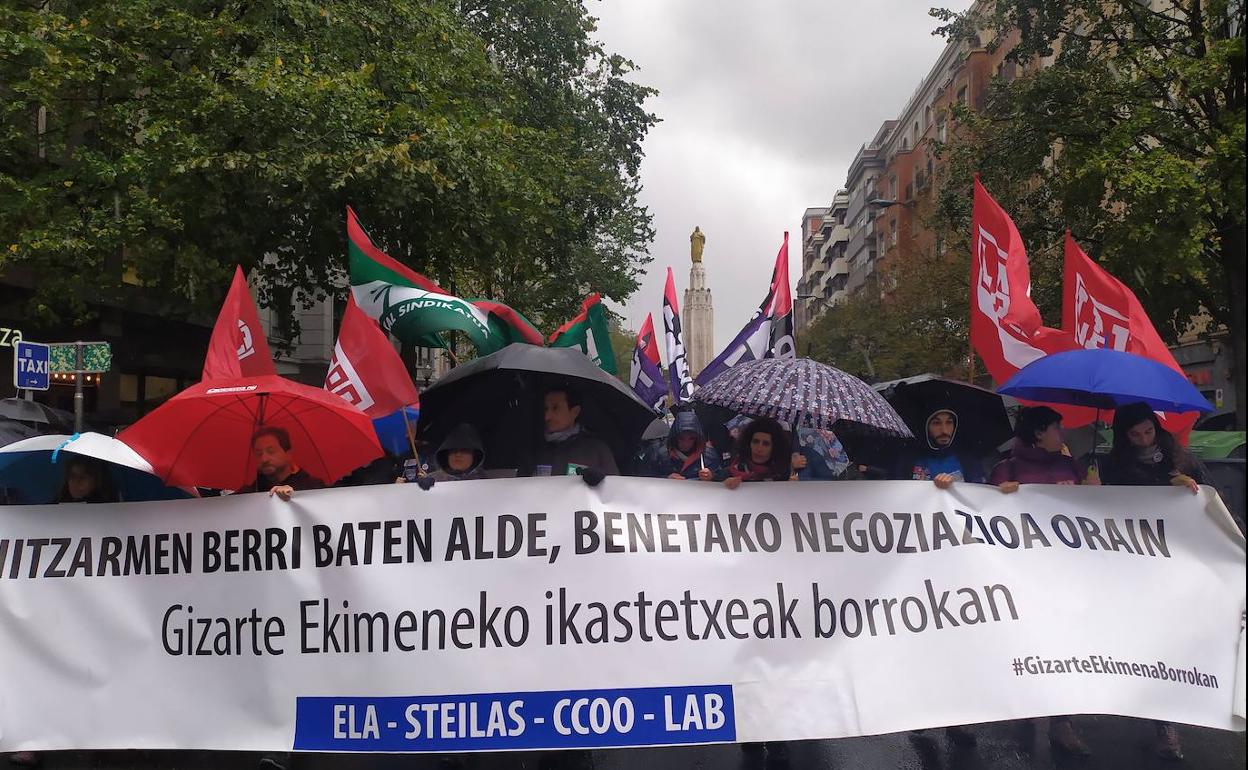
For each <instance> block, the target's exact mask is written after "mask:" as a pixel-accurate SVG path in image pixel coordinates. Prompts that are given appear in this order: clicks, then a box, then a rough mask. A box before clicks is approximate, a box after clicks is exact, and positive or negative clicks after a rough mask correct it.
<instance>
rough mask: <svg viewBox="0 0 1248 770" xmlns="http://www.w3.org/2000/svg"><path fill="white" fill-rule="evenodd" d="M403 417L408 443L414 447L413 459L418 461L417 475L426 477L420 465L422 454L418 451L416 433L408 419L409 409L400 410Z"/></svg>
mask: <svg viewBox="0 0 1248 770" xmlns="http://www.w3.org/2000/svg"><path fill="white" fill-rule="evenodd" d="M399 413H400V414H402V415H403V427H405V428H407V443H408V444H409V445H410V446H411V447H412V457H413V459H415V460H416V475H418V476H424V475H425V469H424V468H423V467H421V464H420V452H417V451H416V433H415V432H414V431H413V430H412V422H411V420H409V419H408V418H407V407H406V406H404V407H403V408H402V409H400V410H399Z"/></svg>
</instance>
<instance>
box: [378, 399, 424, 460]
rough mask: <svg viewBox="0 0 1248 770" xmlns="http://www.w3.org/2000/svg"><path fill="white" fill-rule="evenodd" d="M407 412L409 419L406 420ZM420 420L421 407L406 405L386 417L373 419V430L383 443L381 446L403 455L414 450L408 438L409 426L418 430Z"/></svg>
mask: <svg viewBox="0 0 1248 770" xmlns="http://www.w3.org/2000/svg"><path fill="white" fill-rule="evenodd" d="M405 413H406V417H407V419H406V420H404V414H405ZM419 420H420V409H418V408H416V407H412V406H405V407H403V408H402V409H400V410H398V411H395V412H391V413H390V414H388V415H386V416H385V417H378V418H377V419H375V420H373V432H374V433H376V434H377V441H378V442H379V443H380V444H381V448H382V449H384V450H386V451H387V452H389V453H390V454H392V455H397V456H399V457H402V456H403V455H405V454H408V453H409V452H411V451H412V443H411V440H410V439H409V438H408V433H407V431H408V426H409V425H410V426H411V430H413V431H415V430H416V423H417V422H418V421H419Z"/></svg>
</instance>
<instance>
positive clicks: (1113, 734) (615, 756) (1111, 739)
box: [41, 717, 1245, 770]
mask: <svg viewBox="0 0 1248 770" xmlns="http://www.w3.org/2000/svg"><path fill="white" fill-rule="evenodd" d="M1077 724H1078V727H1079V730H1080V732H1081V734H1082V735H1083V738H1084V740H1085V741H1086V742H1087V743H1088V745H1089V746H1090V747H1091V749H1092V752H1093V755H1092V757H1090V758H1088V759H1067V758H1064V757H1060V756H1055V755H1054V753H1053V752H1052V751H1051V750H1050V747H1049V744H1048V741H1047V739H1046V735H1047V730H1046V726H1045V724H1044V720H1041V722H1040V724H1039V726H1038V727H1037V728H1036V730H1035V735H1033V736H1030V740H1029V736H1028V735H1027V734H1026V732H1027V731H1026V729H1025V728H1020V725H1018V724H1015V723H1008V722H1001V723H995V724H990V725H980V726H977V727H975V728H973V730H972V732H974V734H975V735H976V737H977V739H978V746H977V747H975V748H973V749H960V748H957V747H955V746H953V745H952V744H950V743H949V742H948V741H947V740H946V739H945V737H944V732H943V731H942V730H929V731H927V732H926V733H924V734H922V735H912V734H907V733H898V734H892V735H881V736H874V737H870V738H847V739H842V740H837V741H802V742H798V743H791V744H786V746H787V751H771V752H768V753H767V754H765V755H764V754H760V753H759V752H755V751H743V750H742V747H740V746H736V745H727V746H698V747H690V748H679V749H622V750H614V751H594V752H590V753H561V754H553V755H552V754H547V755H537V754H533V753H527V752H524V753H510V754H502V753H500V754H484V755H440V756H439V755H434V756H425V755H387V754H365V755H335V754H301V755H292V756H291V757H289V758H288V759H284V760H283V762H284V764H285V766H286V767H287V768H288V770H390V769H392V768H394V769H397V768H416V769H418V770H503V769H504V768H508V769H509V768H524V769H525V770H542V769H543V768H551V770H591V769H592V770H626V769H630V770H631V768H644V770H678V769H679V770H685V769H686V768H705V769H706V770H721V769H722V770H784V769H785V768H794V769H797V768H846V770H850V769H852V770H885V769H887V770H893V769H895V768H912V769H913V770H1032V769H1033V768H1046V769H1048V768H1072V769H1073V768H1078V769H1079V770H1151V769H1153V768H1158V769H1160V768H1176V767H1183V768H1192V769H1193V770H1223V768H1226V769H1228V770H1229V768H1242V767H1244V763H1245V734H1244V733H1231V732H1223V731H1220V730H1206V729H1202V728H1196V727H1180V728H1179V734H1180V736H1181V737H1182V740H1183V749H1184V752H1185V754H1186V758H1185V759H1184V761H1183V762H1181V763H1175V762H1167V761H1163V760H1161V759H1157V758H1155V757H1154V756H1153V754H1152V739H1153V727H1152V723H1150V722H1146V721H1141V720H1133V719H1123V718H1120V717H1079V718H1077ZM261 756H262V755H260V754H253V753H247V752H237V753H234V752H213V753H207V752H174V751H124V752H56V753H50V754H45V755H44V756H43V762H42V765H41V767H44V768H48V770H88V769H90V770H97V769H98V770H131V769H133V770H217V769H218V768H220V769H222V770H225V769H233V768H238V769H239V770H252V769H253V768H257V767H258V766H259V761H260V758H261Z"/></svg>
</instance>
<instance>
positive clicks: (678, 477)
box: [667, 473, 685, 481]
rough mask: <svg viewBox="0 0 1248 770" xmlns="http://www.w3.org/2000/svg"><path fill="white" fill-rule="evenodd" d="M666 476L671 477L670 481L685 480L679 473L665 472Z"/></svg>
mask: <svg viewBox="0 0 1248 770" xmlns="http://www.w3.org/2000/svg"><path fill="white" fill-rule="evenodd" d="M667 477H668V478H669V479H671V480H672V481H684V480H685V477H684V476H681V475H680V474H679V473H669V474H667Z"/></svg>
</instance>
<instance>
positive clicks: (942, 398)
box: [842, 374, 1014, 468]
mask: <svg viewBox="0 0 1248 770" xmlns="http://www.w3.org/2000/svg"><path fill="white" fill-rule="evenodd" d="M873 387H874V388H875V389H876V390H877V391H879V392H880V394H881V395H883V396H884V398H885V399H886V400H887V401H888V403H890V404H892V405H893V408H894V409H896V410H897V414H899V415H901V418H902V419H903V420H904V421H905V423H906V426H907V427H908V428H910V431H911V432H912V433H913V434H914V436H915V438H914V439H913V440H911V441H899V440H888V439H878V438H862V437H855V436H850V437H842V441H843V442H844V443H845V448H846V451H847V452H848V453H849V455H850V457H851V458H853V460H854V461H855V462H858V463H863V464H866V465H878V466H882V467H886V468H887V467H891V465H892V463H893V462H894V461H895V460H896V458H897V456H898V453H899V452H901V451H903V450H904V449H905V448H906V446H907V445H908V444H911V443H915V444H917V445H918V446H923V445H924V444H925V442H926V438H927V420H928V418H929V417H931V416H932V414H933V413H934V412H936V411H938V410H940V409H952V410H953V411H954V412H956V413H957V415H958V433H957V436H956V437H955V439H954V446H955V447H957V448H958V449H961V450H964V451H969V452H972V453H978V454H982V455H985V456H995V453H996V448H997V447H998V446H999V445H1001V444H1003V443H1005V442H1006V441H1009V440H1010V438H1011V436H1013V430H1014V429H1013V427H1012V426H1011V423H1010V416H1009V412H1008V411H1007V404H1006V401H1005V399H1004V398H1003V397H1002V396H1001V394H999V393H994V392H992V391H991V390H987V389H985V388H981V387H979V386H977V385H971V384H969V383H965V382H960V381H958V380H951V379H948V378H945V377H940V376H937V375H935V374H920V375H916V376H914V377H906V378H904V379H900V380H891V381H889V382H880V383H876V384H875V385H874V386H873ZM1010 401H1011V402H1012V401H1013V399H1010Z"/></svg>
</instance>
